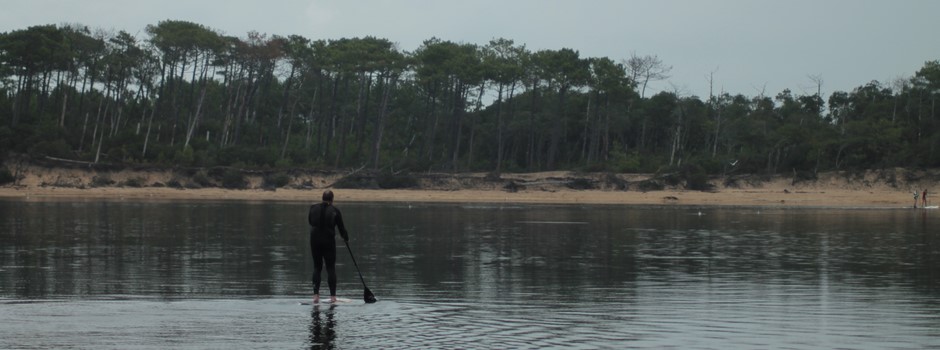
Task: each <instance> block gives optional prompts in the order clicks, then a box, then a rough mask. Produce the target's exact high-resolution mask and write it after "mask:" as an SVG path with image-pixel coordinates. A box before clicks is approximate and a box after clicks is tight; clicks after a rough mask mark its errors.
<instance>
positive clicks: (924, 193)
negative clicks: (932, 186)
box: [920, 188, 927, 208]
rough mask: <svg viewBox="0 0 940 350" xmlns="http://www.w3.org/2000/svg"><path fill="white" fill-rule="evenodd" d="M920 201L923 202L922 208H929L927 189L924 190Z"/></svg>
mask: <svg viewBox="0 0 940 350" xmlns="http://www.w3.org/2000/svg"><path fill="white" fill-rule="evenodd" d="M920 200H921V202H920V206H921V207H922V208H926V207H927V189H926V188H925V189H924V192H921V194H920Z"/></svg>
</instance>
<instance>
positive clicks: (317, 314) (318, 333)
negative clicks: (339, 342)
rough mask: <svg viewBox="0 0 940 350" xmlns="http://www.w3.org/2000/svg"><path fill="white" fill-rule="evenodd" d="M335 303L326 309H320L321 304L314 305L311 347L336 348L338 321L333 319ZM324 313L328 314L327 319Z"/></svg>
mask: <svg viewBox="0 0 940 350" xmlns="http://www.w3.org/2000/svg"><path fill="white" fill-rule="evenodd" d="M335 308H336V306H335V305H332V304H331V305H330V306H329V307H328V308H327V309H326V310H320V307H319V306H314V307H313V311H312V312H311V313H310V318H311V322H310V348H311V349H334V348H336V347H335V345H334V344H333V339H336V331H335V329H336V321H335V320H334V319H333V310H334V309H335ZM323 314H326V320H325V321H324V320H323Z"/></svg>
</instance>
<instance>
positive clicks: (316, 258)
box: [310, 242, 324, 303]
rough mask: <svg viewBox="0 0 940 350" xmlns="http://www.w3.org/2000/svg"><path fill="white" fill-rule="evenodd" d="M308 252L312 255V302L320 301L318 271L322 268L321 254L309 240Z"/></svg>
mask: <svg viewBox="0 0 940 350" xmlns="http://www.w3.org/2000/svg"><path fill="white" fill-rule="evenodd" d="M310 253H311V255H313V278H312V279H313V302H314V303H318V302H320V272H321V271H322V270H323V260H324V259H323V254H321V252H319V251H318V249H317V246H316V245H314V244H313V242H310Z"/></svg>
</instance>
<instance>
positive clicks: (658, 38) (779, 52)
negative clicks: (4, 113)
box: [0, 0, 940, 98]
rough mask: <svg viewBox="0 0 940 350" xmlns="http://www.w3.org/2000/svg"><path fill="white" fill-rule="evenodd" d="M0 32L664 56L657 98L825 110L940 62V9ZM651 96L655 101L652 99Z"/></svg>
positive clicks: (67, 11)
mask: <svg viewBox="0 0 940 350" xmlns="http://www.w3.org/2000/svg"><path fill="white" fill-rule="evenodd" d="M0 8H2V10H0V31H3V32H6V31H10V30H15V29H25V28H27V27H29V26H32V25H39V24H62V23H80V24H84V25H87V26H90V27H92V28H104V29H114V30H125V31H128V32H130V33H131V34H135V35H136V36H137V37H138V39H140V40H145V39H146V38H147V35H146V33H145V32H144V27H145V26H146V25H148V24H156V23H158V22H159V21H161V20H166V19H174V20H186V21H191V22H196V23H199V24H203V25H206V26H208V27H210V28H213V29H216V30H218V31H220V32H222V33H224V34H226V35H234V36H240V37H244V36H245V34H246V33H247V32H248V31H252V30H254V31H258V32H261V33H267V34H278V35H283V36H286V35H291V34H298V35H302V36H305V37H308V38H311V39H338V38H342V37H361V36H367V35H371V36H376V37H380V38H386V39H389V40H390V41H392V42H396V43H398V44H399V48H400V49H402V50H405V51H413V50H415V49H416V48H417V47H418V46H420V45H421V42H422V41H424V40H425V39H428V38H431V37H438V38H441V39H444V40H451V41H455V42H464V43H474V44H486V43H487V42H488V41H489V40H490V39H493V38H498V37H503V38H507V39H512V40H515V42H516V43H517V44H525V45H526V47H528V48H529V49H530V50H533V51H534V50H539V49H561V48H571V49H575V50H578V51H579V52H580V53H581V56H582V57H601V56H606V57H609V58H611V59H614V60H615V61H620V60H621V59H625V58H628V57H630V55H631V53H636V54H638V55H657V56H659V58H661V59H662V60H663V62H664V63H666V64H668V65H671V66H673V70H672V73H671V77H670V78H669V80H668V81H664V82H659V83H655V84H653V85H651V89H653V90H654V91H658V90H662V89H666V90H672V89H673V88H678V89H679V91H680V92H682V93H684V94H694V95H698V96H702V97H707V95H708V87H709V85H708V79H707V76H708V75H709V73H711V72H714V82H715V84H714V89H715V91H716V92H718V91H722V90H723V91H725V92H729V93H732V94H736V93H741V94H744V95H747V96H753V95H757V94H759V93H761V92H762V91H763V92H764V93H765V94H766V95H769V96H774V95H776V94H777V93H778V92H780V91H782V90H783V89H785V88H789V89H791V90H792V91H793V92H794V93H796V94H803V93H807V94H810V93H813V92H815V85H814V83H813V82H812V81H811V80H810V79H809V78H808V76H810V75H815V76H821V77H822V79H823V95H824V96H823V97H824V98H828V95H829V94H830V93H831V92H832V91H837V90H838V91H851V90H852V89H854V88H855V87H858V86H860V85H863V84H865V83H867V82H869V81H871V80H879V81H881V82H883V83H885V84H888V83H889V82H890V81H892V80H894V79H896V78H898V77H909V76H912V75H913V74H914V73H915V72H916V71H917V70H918V69H919V68H921V67H922V66H923V64H924V62H925V61H928V60H937V59H940V20H938V19H937V16H938V14H940V1H934V0H884V1H875V0H785V1H781V0H769V1H764V0H711V1H709V0H646V1H627V0H594V1H592V0H577V1H576V0H567V1H554V0H465V1H447V0H329V1H324V0H313V1H311V0H267V1H257V0H159V1H156V0H154V1H135V0H3V1H2V6H0ZM647 95H650V92H649V91H648V92H647Z"/></svg>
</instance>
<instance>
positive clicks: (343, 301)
mask: <svg viewBox="0 0 940 350" xmlns="http://www.w3.org/2000/svg"><path fill="white" fill-rule="evenodd" d="M351 302H353V301H352V299H346V298H336V302H335V303H331V302H330V297H326V298H323V297H321V298H320V303H319V304H314V303H313V302H310V301H301V302H300V305H330V304H346V303H351Z"/></svg>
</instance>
